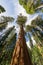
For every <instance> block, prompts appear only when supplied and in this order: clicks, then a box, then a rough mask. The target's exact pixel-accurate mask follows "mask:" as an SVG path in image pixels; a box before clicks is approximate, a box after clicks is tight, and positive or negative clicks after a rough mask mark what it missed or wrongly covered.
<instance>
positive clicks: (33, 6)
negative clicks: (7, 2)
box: [19, 0, 42, 14]
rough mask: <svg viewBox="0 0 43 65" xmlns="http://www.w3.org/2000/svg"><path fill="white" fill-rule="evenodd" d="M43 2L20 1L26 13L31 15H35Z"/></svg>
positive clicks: (36, 0) (38, 0) (39, 0)
mask: <svg viewBox="0 0 43 65" xmlns="http://www.w3.org/2000/svg"><path fill="white" fill-rule="evenodd" d="M41 1H42V0H19V3H20V4H21V5H23V7H24V8H25V10H26V12H27V13H29V14H34V13H35V12H36V11H37V10H38V7H40V5H41Z"/></svg>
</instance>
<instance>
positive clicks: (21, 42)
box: [10, 26, 32, 65]
mask: <svg viewBox="0 0 43 65" xmlns="http://www.w3.org/2000/svg"><path fill="white" fill-rule="evenodd" d="M10 65H32V62H31V59H30V56H29V53H28V50H27V46H26V41H25V37H24V29H23V26H20V33H19V36H18V40H17V42H16V46H15V49H14V52H13V57H12V60H11V64H10Z"/></svg>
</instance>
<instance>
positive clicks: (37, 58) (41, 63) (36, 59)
mask: <svg viewBox="0 0 43 65" xmlns="http://www.w3.org/2000/svg"><path fill="white" fill-rule="evenodd" d="M40 51H42V48H40V50H39V49H38V48H37V46H34V47H33V48H32V62H33V65H43V56H42V55H41V53H40Z"/></svg>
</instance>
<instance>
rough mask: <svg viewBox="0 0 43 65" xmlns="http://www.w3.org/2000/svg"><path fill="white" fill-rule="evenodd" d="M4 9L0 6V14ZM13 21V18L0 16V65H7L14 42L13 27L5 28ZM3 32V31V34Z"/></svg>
mask: <svg viewBox="0 0 43 65" xmlns="http://www.w3.org/2000/svg"><path fill="white" fill-rule="evenodd" d="M1 12H5V9H4V8H3V7H2V6H0V13H1ZM12 21H14V18H13V17H8V16H0V32H1V34H0V65H9V64H10V61H11V55H12V52H13V49H14V46H15V42H16V33H15V27H14V26H12V27H10V28H8V29H7V28H6V26H7V24H8V22H12ZM3 30H5V31H4V32H3Z"/></svg>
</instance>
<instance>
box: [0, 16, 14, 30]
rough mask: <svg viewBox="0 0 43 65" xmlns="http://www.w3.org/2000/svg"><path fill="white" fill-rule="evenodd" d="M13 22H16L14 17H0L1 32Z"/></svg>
mask: <svg viewBox="0 0 43 65" xmlns="http://www.w3.org/2000/svg"><path fill="white" fill-rule="evenodd" d="M13 21H14V18H13V17H8V16H1V17H0V31H1V30H3V29H5V28H6V26H7V24H8V22H13Z"/></svg>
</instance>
